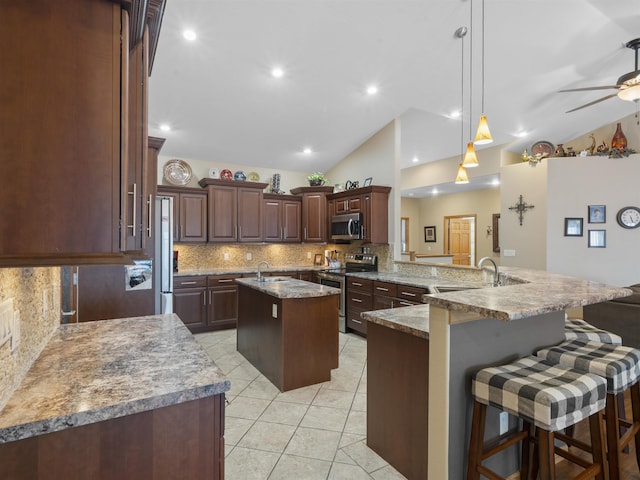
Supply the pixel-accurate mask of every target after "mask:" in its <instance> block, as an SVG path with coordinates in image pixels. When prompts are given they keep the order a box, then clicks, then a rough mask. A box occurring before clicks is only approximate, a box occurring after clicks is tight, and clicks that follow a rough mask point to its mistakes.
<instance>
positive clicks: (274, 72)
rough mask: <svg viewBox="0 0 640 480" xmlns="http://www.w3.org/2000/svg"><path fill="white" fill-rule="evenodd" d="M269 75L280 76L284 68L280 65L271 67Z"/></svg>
mask: <svg viewBox="0 0 640 480" xmlns="http://www.w3.org/2000/svg"><path fill="white" fill-rule="evenodd" d="M271 76H272V77H273V78H282V77H283V76H284V70H282V68H280V67H273V68H272V69H271Z"/></svg>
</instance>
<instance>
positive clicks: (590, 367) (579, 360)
mask: <svg viewBox="0 0 640 480" xmlns="http://www.w3.org/2000/svg"><path fill="white" fill-rule="evenodd" d="M536 355H537V356H538V357H540V358H543V359H545V360H547V361H550V362H553V363H557V364H560V365H562V366H563V367H567V368H575V369H577V370H580V371H582V372H589V373H594V374H596V375H600V376H601V377H604V378H605V379H606V380H607V391H608V392H609V393H620V392H623V391H625V390H626V389H627V388H628V387H630V386H631V385H633V384H635V383H636V382H637V381H638V379H640V350H637V349H635V348H631V347H625V346H617V345H611V344H609V343H601V342H593V341H586V340H569V341H566V342H563V343H561V344H560V345H556V346H555V347H551V348H545V349H543V350H540V351H539V352H538V353H536Z"/></svg>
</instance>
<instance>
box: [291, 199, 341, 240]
mask: <svg viewBox="0 0 640 480" xmlns="http://www.w3.org/2000/svg"><path fill="white" fill-rule="evenodd" d="M331 192H333V187H298V188H294V189H292V190H291V193H292V194H294V195H300V196H301V197H302V241H303V242H308V243H325V242H327V240H328V237H329V235H328V228H327V227H328V222H327V212H328V207H327V194H329V193H331Z"/></svg>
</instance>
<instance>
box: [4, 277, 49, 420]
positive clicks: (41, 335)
mask: <svg viewBox="0 0 640 480" xmlns="http://www.w3.org/2000/svg"><path fill="white" fill-rule="evenodd" d="M43 292H44V293H43ZM8 299H13V311H14V314H15V315H16V316H18V318H19V323H20V342H19V344H18V345H17V348H16V349H15V351H14V352H13V353H12V352H11V342H9V341H7V342H5V343H4V344H3V345H0V409H2V407H3V406H4V404H5V403H6V402H7V400H8V399H9V397H10V396H11V393H12V392H13V391H14V390H15V388H16V387H17V386H18V384H19V383H20V381H21V380H22V378H23V377H24V375H25V374H26V373H27V371H28V370H29V367H30V366H31V364H32V363H33V361H34V360H35V359H36V358H37V357H38V355H39V354H40V352H41V351H42V349H43V348H44V346H45V345H46V343H47V341H48V340H49V338H50V337H51V334H52V333H53V332H54V331H55V329H56V328H57V326H58V325H59V323H60V269H59V268H58V267H47V268H2V269H0V302H4V301H5V300H8ZM45 301H46V302H47V304H46V306H44V308H43V303H44V302H45ZM45 310H46V313H45Z"/></svg>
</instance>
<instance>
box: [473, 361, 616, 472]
mask: <svg viewBox="0 0 640 480" xmlns="http://www.w3.org/2000/svg"><path fill="white" fill-rule="evenodd" d="M471 389H472V394H473V397H474V402H473V421H472V424H471V441H470V446H469V460H468V468H467V480H478V479H479V478H480V475H481V474H482V475H484V476H486V477H488V478H492V479H502V478H503V477H500V476H499V475H497V474H496V473H495V472H493V471H492V470H490V469H489V468H487V467H485V466H484V465H482V462H483V461H484V460H486V459H487V458H489V457H491V456H493V455H495V454H496V453H498V452H501V451H502V450H504V449H506V448H508V447H510V446H512V445H514V444H516V443H517V442H519V441H522V442H523V443H522V460H521V467H520V479H521V480H528V479H529V478H530V471H531V466H532V465H531V463H532V459H533V444H534V440H535V437H537V442H538V445H539V451H540V455H539V457H540V473H541V474H542V477H541V478H544V479H549V480H553V479H555V462H554V453H558V454H559V455H562V456H563V457H564V458H567V459H568V460H570V461H572V462H573V463H576V464H578V465H580V466H582V467H583V468H585V470H584V471H583V472H581V474H580V475H584V477H580V478H587V475H591V476H596V478H598V479H600V480H602V479H604V471H605V466H604V461H605V460H604V459H605V451H604V431H603V427H602V421H603V420H602V410H603V409H604V407H605V399H606V382H605V380H604V379H603V378H602V377H599V376H598V375H593V374H590V373H584V372H580V371H578V370H574V369H571V368H565V367H563V366H560V365H554V364H553V363H550V362H546V361H544V360H541V359H540V358H537V357H534V356H530V357H525V358H521V359H519V360H517V361H515V362H513V363H510V364H508V365H502V366H498V367H489V368H484V369H482V370H480V371H478V372H476V373H475V374H474V376H473V381H472V386H471ZM488 405H491V406H493V407H496V408H499V409H500V410H502V411H505V412H508V413H510V414H512V415H515V416H517V417H519V418H521V419H522V421H523V429H522V430H521V431H517V432H514V433H512V434H510V435H507V436H505V437H501V438H500V441H499V443H498V444H497V445H495V446H488V447H486V448H485V445H484V427H485V420H486V412H487V406H488ZM584 418H589V424H590V427H591V442H592V449H591V451H592V454H593V461H592V463H590V464H589V463H588V462H586V461H585V460H583V459H580V458H578V457H577V456H575V455H573V454H571V453H570V452H567V451H564V450H560V449H559V448H556V447H555V445H554V432H556V431H558V430H561V429H563V428H565V427H567V426H569V425H573V424H575V423H577V422H579V421H580V420H582V419H584ZM568 440H569V441H568V443H571V442H572V439H568Z"/></svg>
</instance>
